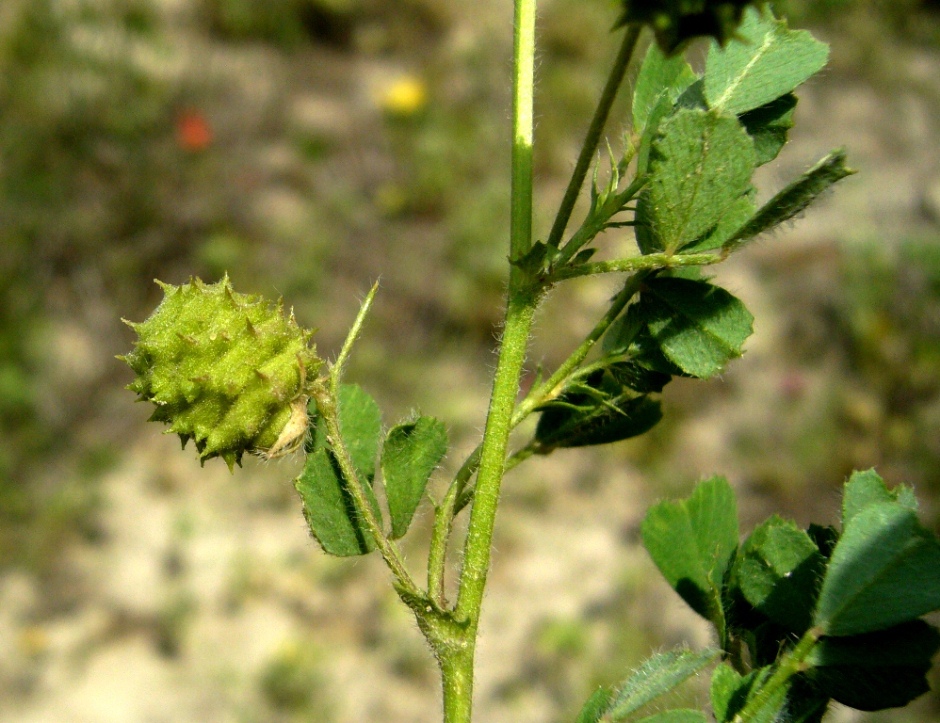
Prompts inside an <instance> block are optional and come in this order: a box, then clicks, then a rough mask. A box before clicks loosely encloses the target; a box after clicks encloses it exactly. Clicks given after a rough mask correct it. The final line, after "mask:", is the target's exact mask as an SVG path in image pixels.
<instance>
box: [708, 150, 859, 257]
mask: <svg viewBox="0 0 940 723" xmlns="http://www.w3.org/2000/svg"><path fill="white" fill-rule="evenodd" d="M853 173H855V171H854V170H852V169H850V168H848V167H847V166H846V165H845V151H842V150H839V151H833V152H832V153H830V154H829V155H828V156H826V157H825V158H823V159H822V160H820V161H819V162H818V163H817V164H816V165H815V166H813V167H812V168H811V169H809V170H808V171H807V172H806V173H804V174H803V175H802V176H800V178H798V179H797V180H796V181H794V182H793V183H791V184H790V185H789V186H787V187H786V188H784V189H783V190H782V191H780V192H779V193H778V194H777V195H775V196H774V197H773V198H771V199H770V200H769V201H768V202H767V203H765V204H764V205H763V206H762V207H761V209H760V210H759V211H758V212H757V213H756V214H755V215H754V217H753V218H752V219H751V220H750V221H748V222H747V224H745V225H744V226H743V227H742V228H741V230H740V231H738V232H737V233H736V234H735V235H734V236H732V237H731V239H729V240H728V241H727V242H726V243H725V245H724V248H726V249H735V248H737V247H738V246H741V245H742V244H743V243H745V242H746V241H748V240H749V239H752V238H754V237H755V236H759V235H760V234H762V233H764V232H766V231H769V230H771V229H773V228H776V227H777V226H779V225H780V224H782V223H784V222H785V221H789V220H790V219H791V218H793V217H794V216H796V215H797V214H799V213H800V212H801V211H803V210H805V209H806V207H807V206H809V205H810V204H811V203H812V202H813V201H815V200H816V199H817V198H819V196H820V195H822V194H823V193H824V192H825V191H826V190H828V189H829V187H830V186H832V185H833V184H834V183H837V182H838V181H841V180H842V179H843V178H845V177H847V176H851V175H852V174H853Z"/></svg>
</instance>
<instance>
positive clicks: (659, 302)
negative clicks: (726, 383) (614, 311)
mask: <svg viewBox="0 0 940 723" xmlns="http://www.w3.org/2000/svg"><path fill="white" fill-rule="evenodd" d="M637 306H638V309H637V311H636V313H637V314H638V315H640V317H641V318H642V319H643V320H644V321H645V323H646V327H647V329H648V332H649V335H650V337H651V339H652V340H653V341H655V343H656V344H657V345H658V346H659V348H660V350H661V351H662V353H663V355H664V356H665V357H666V359H667V360H668V361H670V362H671V363H673V364H675V365H676V366H677V367H678V368H679V369H681V370H682V371H683V372H685V373H686V374H689V375H690V376H693V377H698V378H700V379H708V378H709V377H712V376H714V375H715V374H717V373H718V372H720V371H721V370H722V369H723V368H724V366H725V364H727V362H729V361H730V360H731V359H734V358H736V357H739V356H741V354H742V346H743V344H744V341H745V340H746V339H747V338H748V337H749V336H750V335H751V332H752V324H753V321H754V317H753V316H751V314H750V312H749V311H748V310H747V308H745V306H744V304H742V303H741V301H740V300H739V299H737V298H735V297H734V296H732V295H731V294H729V293H728V292H727V291H725V290H724V289H722V288H720V287H718V286H713V285H712V284H709V283H708V282H706V281H693V280H690V279H676V278H669V277H657V278H654V279H651V280H650V281H648V282H647V284H646V288H645V289H644V290H643V292H642V294H641V296H640V300H639V302H638V303H637ZM664 371H666V370H664Z"/></svg>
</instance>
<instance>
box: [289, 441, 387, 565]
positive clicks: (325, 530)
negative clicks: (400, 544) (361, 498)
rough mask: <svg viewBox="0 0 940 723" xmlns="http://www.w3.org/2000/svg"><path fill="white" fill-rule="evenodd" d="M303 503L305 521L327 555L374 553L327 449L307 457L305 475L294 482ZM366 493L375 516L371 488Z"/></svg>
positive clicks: (376, 510)
mask: <svg viewBox="0 0 940 723" xmlns="http://www.w3.org/2000/svg"><path fill="white" fill-rule="evenodd" d="M294 487H295V488H296V489H297V492H298V493H300V498H301V500H302V501H303V506H304V517H305V518H306V520H307V525H308V526H309V527H310V531H311V532H312V533H313V536H314V537H315V538H316V539H317V542H319V543H320V546H321V547H322V548H323V551H324V552H327V553H329V554H331V555H338V556H340V557H347V556H351V555H363V554H365V553H367V552H371V551H372V550H374V549H375V543H374V541H373V539H372V535H371V534H370V533H369V530H368V528H366V526H365V525H364V524H363V523H361V522H360V521H359V516H358V514H357V512H356V507H355V504H354V502H353V499H352V496H351V495H350V493H349V489H348V487H347V484H346V482H345V480H343V479H342V474H341V473H340V470H339V467H338V465H337V464H336V461H335V459H333V455H332V453H331V452H329V451H328V450H327V449H325V448H322V447H321V448H320V449H317V450H316V451H314V452H312V453H310V454H308V455H307V460H306V463H305V464H304V469H303V472H301V474H300V476H299V477H298V478H297V479H296V480H294ZM364 491H365V494H366V497H367V498H368V500H369V504H370V506H371V507H372V510H373V512H374V513H375V516H376V517H377V518H378V517H379V507H378V503H377V502H376V499H375V494H374V493H373V491H372V487H370V486H369V485H365V487H364Z"/></svg>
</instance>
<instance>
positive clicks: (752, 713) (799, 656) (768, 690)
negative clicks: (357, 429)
mask: <svg viewBox="0 0 940 723" xmlns="http://www.w3.org/2000/svg"><path fill="white" fill-rule="evenodd" d="M821 636H822V630H821V629H820V628H811V629H810V630H809V631H807V633H806V634H805V635H804V636H803V637H802V638H801V639H800V642H798V643H797V644H796V647H795V648H793V650H791V651H790V652H789V653H788V654H787V655H786V656H784V658H783V659H782V660H781V661H780V662H779V663H778V664H777V667H776V669H775V670H774V672H773V674H772V675H771V676H770V677H769V678H768V679H767V682H766V683H764V684H763V685H762V686H761V687H760V691H759V692H758V693H757V694H756V695H755V696H753V697H752V698H751V699H750V701H749V702H748V704H747V705H745V706H744V707H743V708H742V709H741V710H740V711H739V712H738V714H737V715H735V717H734V718H733V719H732V723H747V721H750V720H753V719H754V718H755V717H757V716H761V717H764V715H765V711H764V710H763V708H764V706H766V705H767V703H768V702H769V701H771V700H772V699H773V698H774V696H775V695H776V694H777V692H778V691H779V690H780V688H782V687H783V686H784V685H786V684H787V682H788V681H789V680H790V678H792V677H793V676H794V675H796V674H797V673H801V672H803V670H805V669H806V665H805V661H806V658H807V656H809V654H810V653H811V652H812V651H813V648H814V647H816V643H818V642H819V638H820V637H821Z"/></svg>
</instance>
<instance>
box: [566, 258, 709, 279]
mask: <svg viewBox="0 0 940 723" xmlns="http://www.w3.org/2000/svg"><path fill="white" fill-rule="evenodd" d="M726 258H727V256H726V255H725V254H721V253H700V254H665V253H660V254H647V255H646V256H630V257H629V258H625V259H614V260H613V261H598V262H595V263H591V264H579V265H578V266H566V267H562V268H560V269H558V271H556V272H555V273H554V274H553V275H552V280H553V281H563V280H565V279H575V278H578V277H581V276H594V275H596V274H612V273H623V272H624V271H626V272H634V271H642V270H656V269H675V268H679V267H682V266H708V265H709V264H717V263H721V262H722V261H724V260H725V259H726Z"/></svg>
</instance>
